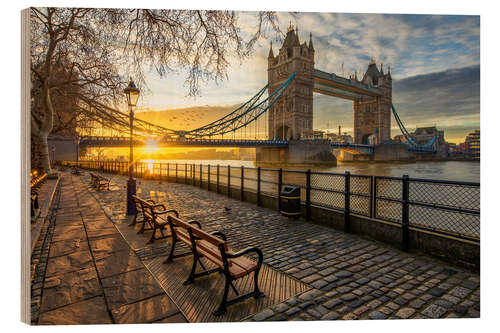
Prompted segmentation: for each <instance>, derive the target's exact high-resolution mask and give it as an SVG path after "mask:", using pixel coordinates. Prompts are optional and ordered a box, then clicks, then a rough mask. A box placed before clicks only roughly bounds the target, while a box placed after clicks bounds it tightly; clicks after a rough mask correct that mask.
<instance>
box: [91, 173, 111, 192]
mask: <svg viewBox="0 0 500 333" xmlns="http://www.w3.org/2000/svg"><path fill="white" fill-rule="evenodd" d="M89 174H90V183H89V184H90V186H92V187H93V188H95V189H96V191H99V190H104V189H106V190H109V182H110V179H108V178H105V177H103V176H100V175H95V174H93V173H92V172H89Z"/></svg>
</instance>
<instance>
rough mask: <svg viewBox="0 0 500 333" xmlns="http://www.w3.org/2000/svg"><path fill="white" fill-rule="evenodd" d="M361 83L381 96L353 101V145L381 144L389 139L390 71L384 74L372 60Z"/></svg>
mask: <svg viewBox="0 0 500 333" xmlns="http://www.w3.org/2000/svg"><path fill="white" fill-rule="evenodd" d="M361 82H362V83H364V84H367V85H369V86H372V87H375V88H378V89H380V90H381V91H382V95H381V96H377V97H370V96H363V97H361V98H358V99H355V100H354V101H353V111H354V143H362V144H375V145H377V144H381V143H384V142H387V141H389V140H390V139H391V105H392V77H391V69H390V68H389V69H388V71H387V74H384V69H383V65H380V70H379V69H378V68H377V65H376V64H375V61H373V59H372V60H371V61H370V63H369V64H368V68H367V69H366V72H365V74H364V76H363V79H362V80H361Z"/></svg>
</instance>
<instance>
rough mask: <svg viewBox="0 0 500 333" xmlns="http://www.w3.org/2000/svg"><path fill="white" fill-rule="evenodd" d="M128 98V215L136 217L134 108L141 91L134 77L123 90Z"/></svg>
mask: <svg viewBox="0 0 500 333" xmlns="http://www.w3.org/2000/svg"><path fill="white" fill-rule="evenodd" d="M123 92H124V93H125V95H126V96H127V103H128V109H129V115H130V154H129V167H128V181H127V215H134V214H136V213H137V211H136V208H135V204H134V198H133V197H132V196H133V195H135V193H136V183H135V179H134V142H133V139H134V138H133V135H134V134H133V133H134V107H135V106H136V105H137V100H138V99H139V93H140V91H139V89H138V88H137V87H136V86H135V83H134V81H133V80H132V77H130V82H129V83H128V86H127V88H125V89H124V90H123Z"/></svg>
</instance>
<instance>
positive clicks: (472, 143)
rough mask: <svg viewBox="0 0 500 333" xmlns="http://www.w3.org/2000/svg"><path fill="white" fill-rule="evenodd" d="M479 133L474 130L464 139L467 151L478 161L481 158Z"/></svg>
mask: <svg viewBox="0 0 500 333" xmlns="http://www.w3.org/2000/svg"><path fill="white" fill-rule="evenodd" d="M480 136H481V134H480V131H479V130H475V131H474V132H472V133H469V135H467V136H466V137H465V143H466V144H467V148H468V151H469V152H470V153H471V154H472V157H473V158H475V159H479V158H480V157H481V144H480V141H481V140H480V139H481V138H480Z"/></svg>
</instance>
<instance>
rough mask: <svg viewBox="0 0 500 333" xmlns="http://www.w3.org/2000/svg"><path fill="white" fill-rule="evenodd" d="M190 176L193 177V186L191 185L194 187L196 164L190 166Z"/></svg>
mask: <svg viewBox="0 0 500 333" xmlns="http://www.w3.org/2000/svg"><path fill="white" fill-rule="evenodd" d="M191 175H192V177H193V184H191V185H193V186H195V185H196V164H194V163H193V164H191Z"/></svg>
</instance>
